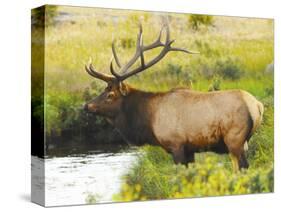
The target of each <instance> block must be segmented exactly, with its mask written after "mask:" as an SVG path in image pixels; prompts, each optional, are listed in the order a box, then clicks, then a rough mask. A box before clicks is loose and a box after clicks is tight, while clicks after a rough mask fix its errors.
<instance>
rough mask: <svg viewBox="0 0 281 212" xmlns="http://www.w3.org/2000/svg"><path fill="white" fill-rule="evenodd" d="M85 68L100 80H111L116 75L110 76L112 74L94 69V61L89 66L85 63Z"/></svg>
mask: <svg viewBox="0 0 281 212" xmlns="http://www.w3.org/2000/svg"><path fill="white" fill-rule="evenodd" d="M85 70H86V71H87V73H88V74H89V75H91V76H92V77H94V78H97V79H100V80H103V81H105V82H109V81H111V80H113V79H114V77H112V76H110V75H107V74H104V73H100V72H97V71H96V70H95V69H94V67H93V65H92V63H91V64H90V65H89V66H87V65H85Z"/></svg>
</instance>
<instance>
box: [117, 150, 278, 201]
mask: <svg viewBox="0 0 281 212" xmlns="http://www.w3.org/2000/svg"><path fill="white" fill-rule="evenodd" d="M125 180H126V182H125V183H124V184H123V186H122V188H121V191H120V193H119V194H116V195H115V196H114V200H116V201H133V200H152V199H167V198H186V197H203V196H220V195H236V194H250V193H266V192H272V191H273V166H272V165H271V166H269V167H267V168H266V169H265V168H252V169H251V168H250V169H248V170H242V171H240V172H238V173H233V171H232V169H231V167H230V166H229V165H228V164H227V163H226V162H220V161H219V159H218V157H217V156H214V155H212V154H205V155H204V158H202V159H201V160H199V161H196V163H192V164H190V165H189V166H188V167H186V166H183V165H174V164H173V161H172V158H171V157H170V155H168V154H167V153H166V152H165V151H164V150H162V149H161V148H160V147H151V146H145V147H144V148H142V153H141V155H140V157H139V159H138V163H137V164H136V166H134V167H133V169H132V170H131V172H130V173H128V175H126V176H125Z"/></svg>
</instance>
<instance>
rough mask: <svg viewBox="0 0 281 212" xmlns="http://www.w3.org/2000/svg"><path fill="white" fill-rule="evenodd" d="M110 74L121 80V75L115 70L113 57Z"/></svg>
mask: <svg viewBox="0 0 281 212" xmlns="http://www.w3.org/2000/svg"><path fill="white" fill-rule="evenodd" d="M110 72H111V74H112V75H113V76H115V77H116V78H117V79H120V78H121V75H119V74H118V73H117V72H116V71H115V70H114V68H113V57H112V58H111V61H110Z"/></svg>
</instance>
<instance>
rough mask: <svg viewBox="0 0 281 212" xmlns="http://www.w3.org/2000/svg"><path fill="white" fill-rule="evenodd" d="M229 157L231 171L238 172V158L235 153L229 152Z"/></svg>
mask: <svg viewBox="0 0 281 212" xmlns="http://www.w3.org/2000/svg"><path fill="white" fill-rule="evenodd" d="M229 157H230V160H231V163H232V168H233V172H235V173H236V172H238V171H239V162H238V158H237V156H236V155H235V154H233V153H229Z"/></svg>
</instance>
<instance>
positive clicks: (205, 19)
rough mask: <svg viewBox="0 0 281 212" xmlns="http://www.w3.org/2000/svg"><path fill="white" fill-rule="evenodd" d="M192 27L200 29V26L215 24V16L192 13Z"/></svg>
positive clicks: (190, 22)
mask: <svg viewBox="0 0 281 212" xmlns="http://www.w3.org/2000/svg"><path fill="white" fill-rule="evenodd" d="M188 22H189V24H190V25H191V27H192V29H194V30H198V29H199V28H200V26H202V25H203V26H207V27H208V26H214V17H213V16H210V15H195V14H194V15H190V16H189V19H188Z"/></svg>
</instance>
